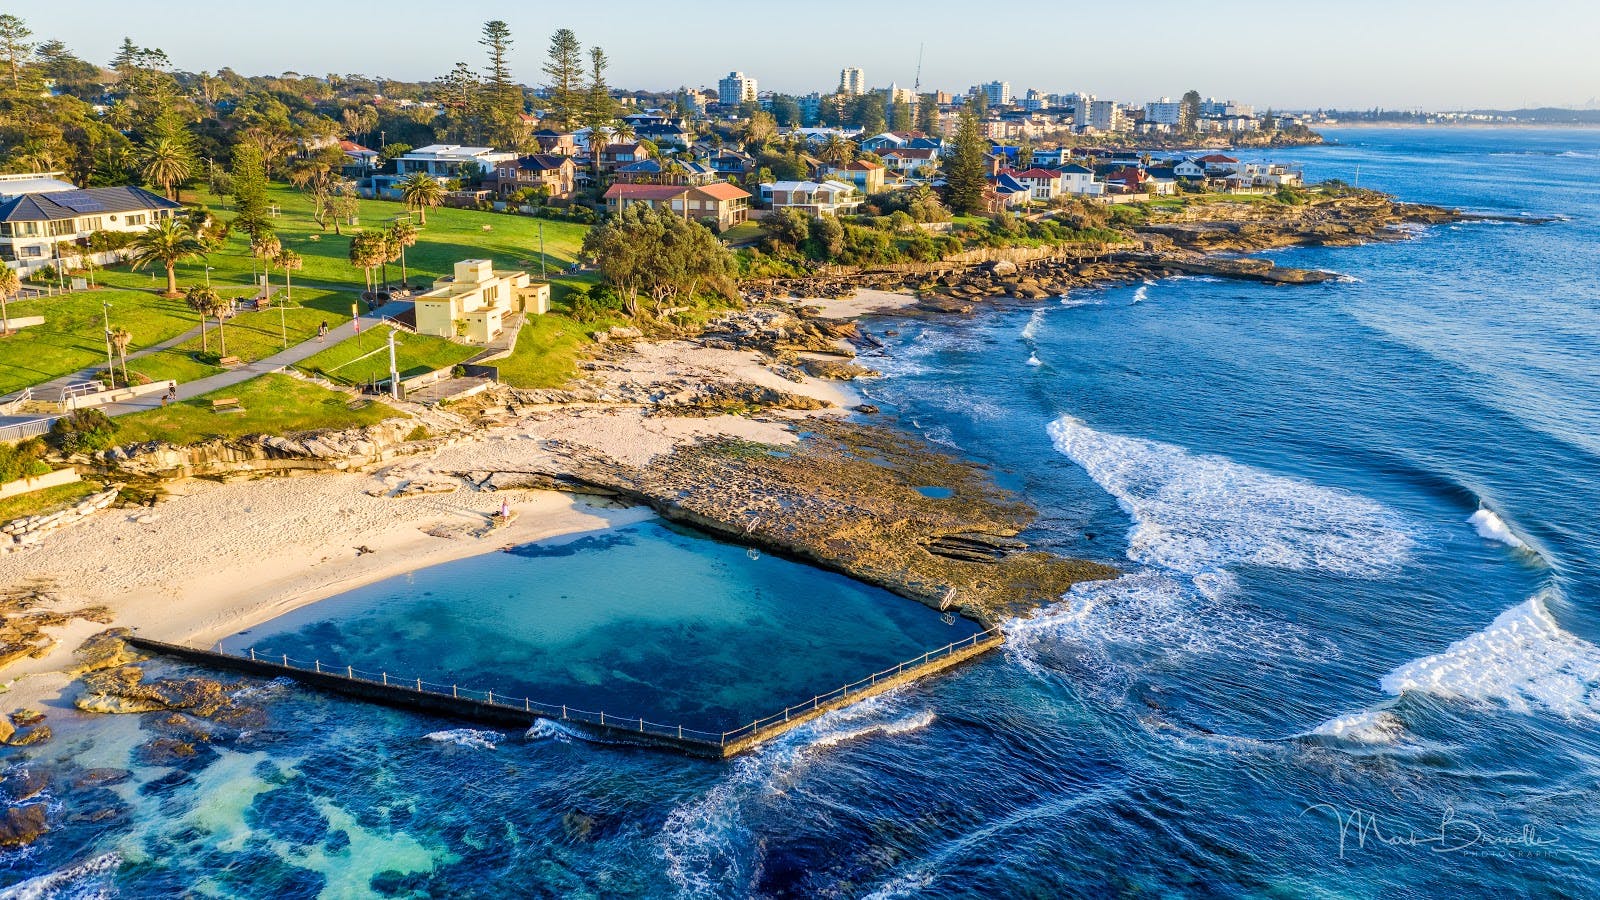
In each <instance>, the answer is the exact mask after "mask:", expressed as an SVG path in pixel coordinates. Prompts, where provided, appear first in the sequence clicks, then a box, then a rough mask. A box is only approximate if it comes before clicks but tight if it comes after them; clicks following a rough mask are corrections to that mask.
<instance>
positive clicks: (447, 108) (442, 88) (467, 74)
mask: <svg viewBox="0 0 1600 900" xmlns="http://www.w3.org/2000/svg"><path fill="white" fill-rule="evenodd" d="M438 85H439V102H440V103H442V104H443V105H444V125H445V133H446V134H447V135H448V136H449V138H450V139H452V140H457V141H470V140H472V137H473V135H474V134H476V131H477V128H478V124H479V121H480V116H479V113H480V112H481V109H480V106H479V100H480V99H481V98H482V94H483V89H482V87H481V86H480V85H479V83H478V76H477V73H475V72H473V71H472V67H471V66H469V65H467V64H466V63H464V62H458V63H456V66H455V68H453V69H451V70H450V74H449V75H446V76H444V77H443V78H441V79H439V82H438Z"/></svg>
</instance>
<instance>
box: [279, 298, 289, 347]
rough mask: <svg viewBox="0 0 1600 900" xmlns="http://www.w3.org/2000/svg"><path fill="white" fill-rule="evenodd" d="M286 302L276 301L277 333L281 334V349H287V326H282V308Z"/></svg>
mask: <svg viewBox="0 0 1600 900" xmlns="http://www.w3.org/2000/svg"><path fill="white" fill-rule="evenodd" d="M287 302H288V301H287V300H279V301H278V331H280V332H282V334H283V349H285V350H287V349H289V326H288V325H286V324H284V319H283V307H284V304H285V303H287Z"/></svg>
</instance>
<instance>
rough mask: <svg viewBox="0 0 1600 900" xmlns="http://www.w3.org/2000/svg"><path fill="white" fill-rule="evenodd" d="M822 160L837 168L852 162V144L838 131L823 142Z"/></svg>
mask: <svg viewBox="0 0 1600 900" xmlns="http://www.w3.org/2000/svg"><path fill="white" fill-rule="evenodd" d="M822 158H823V159H825V160H827V161H828V162H830V163H833V164H834V165H836V166H842V165H844V164H845V163H847V162H849V161H850V142H849V141H847V140H845V139H844V135H842V134H840V133H839V132H837V131H835V132H833V133H832V134H829V135H828V139H827V140H826V141H823V142H822Z"/></svg>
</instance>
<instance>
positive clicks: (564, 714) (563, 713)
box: [561, 703, 567, 722]
mask: <svg viewBox="0 0 1600 900" xmlns="http://www.w3.org/2000/svg"><path fill="white" fill-rule="evenodd" d="M566 720H567V705H566V704H565V703H563V704H561V721H563V722H565V721H566Z"/></svg>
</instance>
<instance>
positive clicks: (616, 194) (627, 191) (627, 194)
mask: <svg viewBox="0 0 1600 900" xmlns="http://www.w3.org/2000/svg"><path fill="white" fill-rule="evenodd" d="M688 190H689V189H688V188H686V187H683V186H682V185H676V184H613V185H612V186H611V187H608V188H606V197H605V198H606V199H607V200H618V199H626V200H671V199H672V198H673V197H682V196H683V195H684V194H685V193H687V192H688Z"/></svg>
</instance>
